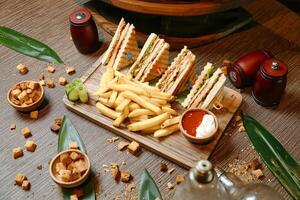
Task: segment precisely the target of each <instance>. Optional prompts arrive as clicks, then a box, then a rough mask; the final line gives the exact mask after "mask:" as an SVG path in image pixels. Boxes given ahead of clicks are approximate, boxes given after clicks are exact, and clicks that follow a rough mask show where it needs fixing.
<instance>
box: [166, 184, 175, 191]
mask: <svg viewBox="0 0 300 200" xmlns="http://www.w3.org/2000/svg"><path fill="white" fill-rule="evenodd" d="M167 188H168V189H169V190H172V189H173V188H174V184H172V183H171V182H168V183H167Z"/></svg>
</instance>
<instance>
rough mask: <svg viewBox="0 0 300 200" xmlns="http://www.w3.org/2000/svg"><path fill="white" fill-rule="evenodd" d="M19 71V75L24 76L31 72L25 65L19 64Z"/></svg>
mask: <svg viewBox="0 0 300 200" xmlns="http://www.w3.org/2000/svg"><path fill="white" fill-rule="evenodd" d="M17 69H18V70H19V73H20V74H22V75H24V74H27V73H28V71H29V70H28V68H27V67H26V66H25V65H24V64H19V65H18V66H17Z"/></svg>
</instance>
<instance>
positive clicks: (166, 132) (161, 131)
mask: <svg viewBox="0 0 300 200" xmlns="http://www.w3.org/2000/svg"><path fill="white" fill-rule="evenodd" d="M178 130H179V125H178V124H175V125H172V126H169V127H167V128H164V129H159V130H157V131H155V132H154V134H153V136H154V137H156V138H157V137H165V136H168V135H171V134H172V133H174V132H176V131H178Z"/></svg>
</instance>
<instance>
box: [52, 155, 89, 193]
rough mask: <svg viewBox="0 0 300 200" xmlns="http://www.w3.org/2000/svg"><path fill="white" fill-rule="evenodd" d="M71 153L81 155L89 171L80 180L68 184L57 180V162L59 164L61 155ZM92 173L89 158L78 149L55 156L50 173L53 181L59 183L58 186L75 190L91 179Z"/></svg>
mask: <svg viewBox="0 0 300 200" xmlns="http://www.w3.org/2000/svg"><path fill="white" fill-rule="evenodd" d="M71 152H76V153H78V154H80V155H81V156H82V157H83V159H84V161H85V162H86V163H87V166H88V169H87V170H86V171H85V172H84V174H83V175H82V176H81V177H80V178H79V179H77V180H75V181H70V182H66V181H62V180H59V179H58V178H57V172H56V171H55V164H56V163H57V162H59V157H60V155H62V154H64V153H71ZM90 172H91V163H90V159H89V157H88V156H87V155H86V154H85V153H83V152H82V151H79V150H77V149H68V150H65V151H62V152H60V153H58V154H57V155H56V156H54V158H53V159H52V160H51V162H50V165H49V173H50V176H51V178H52V179H53V181H54V182H55V183H57V184H58V185H60V186H61V187H64V188H74V187H77V186H79V185H81V184H82V183H84V181H86V179H87V178H88V177H89V175H90Z"/></svg>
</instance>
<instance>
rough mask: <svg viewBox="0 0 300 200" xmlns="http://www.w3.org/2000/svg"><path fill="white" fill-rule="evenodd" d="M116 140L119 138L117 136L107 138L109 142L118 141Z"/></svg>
mask: <svg viewBox="0 0 300 200" xmlns="http://www.w3.org/2000/svg"><path fill="white" fill-rule="evenodd" d="M118 140H119V137H112V138H109V139H107V141H108V142H109V143H113V142H116V141H118Z"/></svg>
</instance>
